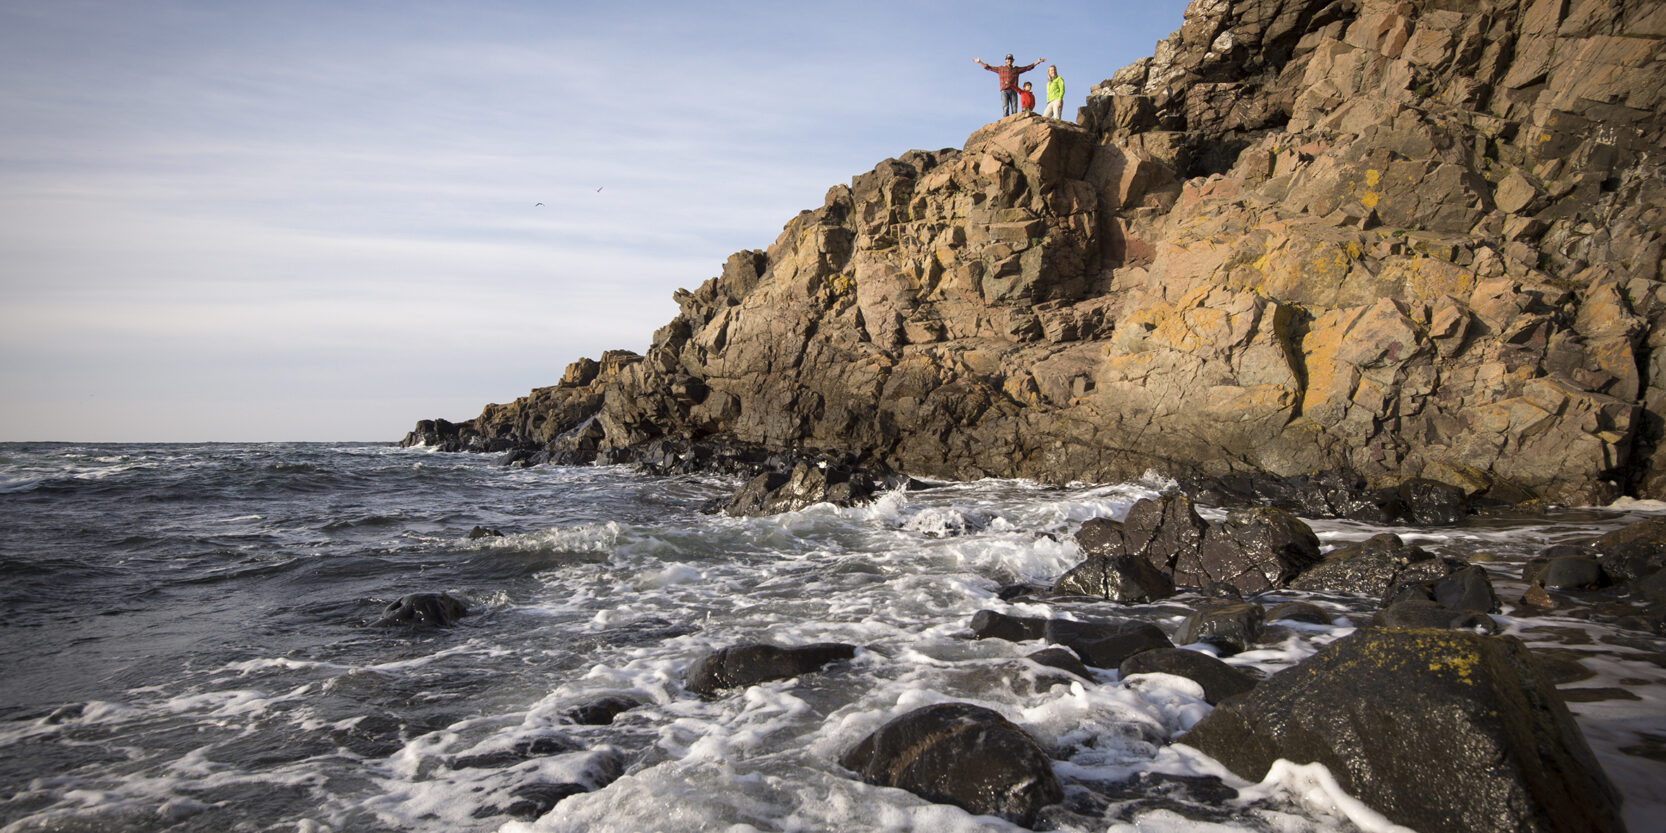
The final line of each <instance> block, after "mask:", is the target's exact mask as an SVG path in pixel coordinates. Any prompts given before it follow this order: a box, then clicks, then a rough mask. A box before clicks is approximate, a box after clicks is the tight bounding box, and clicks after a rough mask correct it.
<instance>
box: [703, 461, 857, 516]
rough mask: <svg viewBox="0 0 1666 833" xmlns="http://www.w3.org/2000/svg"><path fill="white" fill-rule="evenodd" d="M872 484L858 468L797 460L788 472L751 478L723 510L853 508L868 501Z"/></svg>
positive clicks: (753, 513) (745, 513)
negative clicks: (813, 507) (828, 506)
mask: <svg viewBox="0 0 1666 833" xmlns="http://www.w3.org/2000/svg"><path fill="white" fill-rule="evenodd" d="M875 491H876V482H875V479H874V477H873V475H872V474H870V473H869V472H867V471H866V470H863V469H860V468H854V467H850V466H841V465H836V464H831V463H828V462H827V461H825V460H824V461H819V462H811V461H808V460H804V461H800V462H798V463H797V464H796V465H794V466H793V467H792V469H791V470H790V471H785V472H783V471H771V472H765V473H764V474H760V475H758V476H757V477H754V478H752V479H751V480H750V481H748V482H747V483H746V485H744V486H742V487H741V488H740V491H738V492H736V493H735V496H734V497H733V498H731V499H730V500H729V502H728V504H727V505H725V506H724V507H723V511H724V512H725V513H727V514H730V515H737V516H758V515H776V514H780V513H782V512H796V511H798V510H800V509H803V508H805V507H807V506H813V505H815V504H817V503H831V504H834V505H835V506H853V505H856V504H858V503H863V502H866V501H868V500H872V499H873V496H874V492H875Z"/></svg>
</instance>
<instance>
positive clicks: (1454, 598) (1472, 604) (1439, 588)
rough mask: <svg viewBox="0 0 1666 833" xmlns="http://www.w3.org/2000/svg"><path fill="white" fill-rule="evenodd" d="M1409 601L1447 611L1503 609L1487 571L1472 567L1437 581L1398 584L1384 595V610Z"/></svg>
mask: <svg viewBox="0 0 1666 833" xmlns="http://www.w3.org/2000/svg"><path fill="white" fill-rule="evenodd" d="M1408 599H1415V600H1419V601H1431V602H1437V603H1439V604H1440V606H1441V607H1444V608H1447V609H1448V610H1460V611H1474V612H1477V613H1497V612H1499V611H1501V610H1503V609H1504V606H1503V605H1502V604H1501V603H1500V602H1499V600H1498V594H1497V593H1496V592H1495V591H1494V590H1493V587H1492V579H1490V578H1488V576H1487V571H1486V569H1485V568H1483V567H1480V566H1476V565H1473V564H1472V565H1468V566H1465V567H1462V568H1460V569H1457V570H1454V571H1452V572H1451V573H1448V574H1446V575H1444V576H1440V577H1438V578H1430V579H1419V578H1408V579H1403V580H1400V581H1396V582H1395V584H1394V586H1393V587H1390V588H1389V589H1388V592H1387V593H1385V594H1384V595H1383V607H1388V606H1389V605H1392V604H1395V603H1396V602H1402V601H1406V600H1408Z"/></svg>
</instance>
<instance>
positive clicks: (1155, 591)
mask: <svg viewBox="0 0 1666 833" xmlns="http://www.w3.org/2000/svg"><path fill="white" fill-rule="evenodd" d="M1078 540H1080V535H1079V534H1078ZM1053 593H1055V594H1058V595H1065V596H1092V597H1093V598H1096V599H1104V600H1105V601H1108V602H1120V603H1122V604H1144V603H1146V602H1154V601H1156V600H1158V599H1165V598H1168V597H1169V596H1172V595H1174V582H1173V581H1171V580H1170V579H1169V577H1168V576H1166V575H1164V574H1163V572H1162V571H1161V570H1158V569H1157V568H1156V567H1154V566H1152V564H1151V562H1150V561H1147V560H1146V559H1144V558H1141V557H1139V556H1137V555H1112V556H1102V555H1096V556H1091V557H1089V558H1088V559H1087V560H1086V561H1083V562H1082V563H1080V564H1077V565H1076V566H1075V567H1073V568H1071V570H1070V572H1068V573H1065V574H1064V575H1063V576H1061V577H1060V578H1059V580H1058V581H1057V582H1056V583H1054V584H1053Z"/></svg>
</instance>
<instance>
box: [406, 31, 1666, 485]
mask: <svg viewBox="0 0 1666 833" xmlns="http://www.w3.org/2000/svg"><path fill="white" fill-rule="evenodd" d="M1663 41H1666V8H1663V6H1662V4H1661V3H1659V2H1658V0H1650V2H1643V0H1625V1H1624V2H1614V0H1473V1H1472V2H1463V3H1455V2H1442V0H1398V1H1391V0H1279V2H1274V0H1242V1H1241V2H1228V0H1197V2H1194V3H1193V4H1192V5H1191V7H1190V8H1189V9H1188V10H1187V16H1186V21H1185V24H1184V25H1183V26H1182V28H1181V29H1180V30H1179V31H1178V32H1176V33H1175V34H1174V35H1172V36H1170V38H1168V39H1167V40H1165V41H1163V42H1162V43H1160V44H1158V48H1157V50H1156V53H1155V54H1154V55H1153V56H1152V57H1150V58H1148V59H1144V60H1142V61H1140V62H1137V63H1136V64H1134V65H1132V66H1130V67H1128V68H1126V69H1124V70H1122V71H1120V72H1118V73H1117V74H1116V75H1115V76H1114V77H1113V78H1112V79H1110V80H1109V81H1107V82H1105V83H1104V84H1102V85H1099V86H1098V87H1096V88H1095V90H1094V94H1093V96H1092V97H1091V98H1090V99H1089V102H1088V105H1087V106H1086V107H1083V108H1082V110H1081V113H1080V115H1079V117H1078V122H1079V123H1078V124H1065V123H1062V122H1058V121H1051V120H1046V119H1041V118H1038V117H1034V116H1028V115H1021V116H1013V117H1009V118H1006V119H1003V120H1001V121H999V122H997V123H994V124H991V125H989V126H987V127H985V128H984V129H982V130H979V131H978V132H977V133H974V134H973V135H972V136H971V137H970V138H969V139H968V140H967V142H966V145H965V146H964V147H963V148H962V149H959V150H954V149H945V150H940V151H929V152H928V151H911V152H909V153H906V154H903V155H902V156H900V157H898V158H896V159H888V160H885V161H884V162H882V163H880V164H879V165H878V166H877V167H876V168H875V169H874V170H873V171H871V172H869V173H865V174H862V175H860V176H857V177H856V178H855V179H853V180H852V181H851V183H850V185H848V186H843V185H841V186H837V187H835V188H833V189H831V190H830V191H829V192H828V194H827V198H826V200H825V203H824V204H823V205H822V206H821V207H819V208H817V209H814V210H811V211H806V212H803V213H801V214H800V215H799V216H798V217H796V218H794V219H793V220H792V221H790V222H789V223H788V224H787V226H786V228H785V229H784V231H783V232H782V234H781V235H780V237H779V238H778V239H777V240H776V241H775V243H774V244H773V245H772V246H770V247H769V248H768V250H766V251H750V252H742V253H739V254H736V255H734V256H733V257H731V258H730V259H729V261H728V262H727V263H726V264H725V265H724V268H723V273H722V274H721V275H720V276H718V277H716V278H713V279H712V280H710V281H707V282H706V283H705V284H703V285H701V286H700V287H699V288H698V289H696V290H694V291H679V292H678V293H677V295H676V300H677V302H678V304H679V307H680V313H679V314H678V315H677V317H676V318H675V319H674V320H672V321H671V322H670V323H669V324H667V325H666V326H665V327H664V328H662V329H661V330H660V331H659V332H658V333H656V334H655V337H654V341H653V346H652V347H651V348H650V349H649V350H648V352H647V354H646V355H645V356H640V357H637V356H622V355H620V354H609V356H604V358H603V360H602V361H601V362H600V363H596V364H595V366H591V365H590V364H581V365H579V366H575V367H574V368H573V369H570V370H569V372H568V374H567V377H566V378H565V379H564V380H563V382H562V383H561V384H560V385H557V386H556V387H554V388H542V389H539V390H537V391H534V392H533V393H532V394H531V395H529V396H528V397H525V398H523V399H521V400H519V401H517V402H515V403H513V404H511V405H504V406H498V405H494V406H489V407H488V408H487V409H486V412H485V413H483V414H481V416H480V417H478V418H476V419H475V420H472V421H470V422H467V423H459V424H448V423H443V422H440V421H435V422H424V423H422V424H419V426H418V430H417V431H415V432H413V433H412V435H411V437H409V438H408V439H407V441H408V442H426V443H428V444H430V445H440V446H444V447H457V448H468V449H482V450H483V449H486V448H491V447H494V446H495V447H498V448H525V449H534V450H536V451H537V452H538V453H541V454H543V455H545V456H546V457H547V458H548V459H551V460H555V461H558V462H579V461H584V460H588V459H597V458H598V457H599V458H600V459H606V460H611V461H619V460H627V459H631V455H632V450H633V449H638V448H643V447H645V446H646V445H647V444H649V443H652V442H654V441H661V442H664V441H676V442H699V441H702V440H705V439H716V440H721V441H725V442H730V441H732V442H740V443H751V444H756V445H759V446H762V447H765V448H769V449H826V450H829V451H841V452H848V453H854V454H856V455H858V456H859V457H860V458H861V459H860V461H861V462H864V463H867V462H873V463H875V464H878V465H879V466H880V467H881V468H883V467H890V468H894V469H897V470H901V471H907V472H911V473H915V474H919V475H923V476H935V477H949V478H975V477H980V476H985V475H998V476H1021V477H1031V478H1038V479H1042V480H1047V481H1054V482H1057V481H1069V480H1095V481H1109V480H1119V479H1124V478H1128V477H1131V476H1137V475H1140V474H1142V473H1144V472H1146V471H1148V470H1153V469H1155V470H1158V471H1161V472H1164V473H1168V474H1171V475H1185V476H1205V477H1223V476H1230V475H1233V474H1236V473H1243V472H1261V473H1269V474H1273V475H1279V476H1294V475H1303V474H1307V473H1311V472H1316V471H1339V472H1345V473H1347V474H1348V475H1349V476H1352V477H1357V478H1360V479H1362V480H1364V481H1365V482H1366V483H1367V484H1369V485H1370V486H1372V487H1374V488H1375V487H1385V486H1396V485H1398V484H1400V483H1401V482H1403V481H1406V480H1408V479H1412V478H1419V477H1421V478H1427V479H1429V480H1433V481H1439V482H1443V483H1448V484H1454V485H1456V486H1458V487H1460V488H1461V489H1462V490H1463V491H1464V492H1465V493H1466V494H1467V495H1470V496H1474V495H1478V494H1490V495H1492V496H1494V497H1506V499H1511V500H1515V499H1520V498H1521V497H1522V496H1526V495H1530V494H1537V495H1539V496H1542V497H1545V498H1547V499H1550V500H1555V501H1565V502H1579V503H1589V502H1597V501H1604V500H1607V499H1609V498H1611V497H1613V496H1616V495H1618V494H1620V493H1622V492H1631V493H1634V494H1639V495H1644V496H1650V497H1666V443H1662V438H1663V437H1666V419H1663V418H1662V415H1663V413H1666V351H1662V350H1658V349H1656V348H1657V346H1658V345H1662V344H1666V287H1663V285H1662V283H1661V280H1662V255H1663V253H1666V208H1663V206H1666V166H1663V162H1662V159H1661V154H1660V153H1659V148H1660V147H1661V146H1662V139H1663V132H1666V131H1663V128H1666V117H1663V115H1666V102H1663V100H1662V99H1663V96H1666V92H1663V90H1666V84H1663V79H1666V57H1663V56H1666V48H1663Z"/></svg>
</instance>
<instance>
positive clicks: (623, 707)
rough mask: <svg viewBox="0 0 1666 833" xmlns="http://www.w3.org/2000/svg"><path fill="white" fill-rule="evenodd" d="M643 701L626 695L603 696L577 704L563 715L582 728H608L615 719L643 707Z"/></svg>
mask: <svg viewBox="0 0 1666 833" xmlns="http://www.w3.org/2000/svg"><path fill="white" fill-rule="evenodd" d="M642 704H643V701H641V700H639V699H637V698H635V697H631V696H629V695H625V694H603V695H599V696H596V697H592V698H590V699H588V700H585V701H584V702H582V703H577V704H575V705H574V706H572V707H571V708H569V709H567V710H566V711H564V712H562V713H561V716H562V717H564V718H566V719H567V720H568V721H569V722H572V723H577V724H578V725H580V726H607V725H609V724H611V723H613V718H615V717H618V716H619V715H621V714H624V713H625V712H628V711H630V710H631V709H634V708H636V707H638V706H641V705H642Z"/></svg>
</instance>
